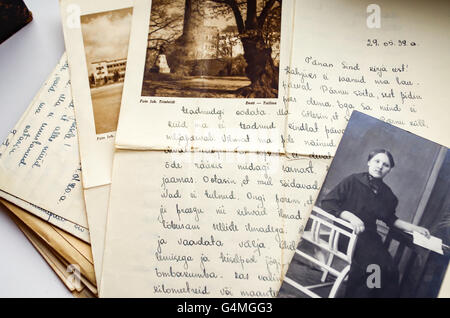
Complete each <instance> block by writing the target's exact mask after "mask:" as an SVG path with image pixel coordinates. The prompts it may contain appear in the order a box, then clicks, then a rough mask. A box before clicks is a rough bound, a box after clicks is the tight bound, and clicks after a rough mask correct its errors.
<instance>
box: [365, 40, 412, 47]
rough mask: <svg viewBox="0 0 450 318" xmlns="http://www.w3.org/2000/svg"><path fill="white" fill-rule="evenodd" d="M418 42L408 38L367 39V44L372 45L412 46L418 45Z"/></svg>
mask: <svg viewBox="0 0 450 318" xmlns="http://www.w3.org/2000/svg"><path fill="white" fill-rule="evenodd" d="M417 45H418V44H417V43H416V42H414V41H408V40H396V41H395V40H387V41H381V40H378V39H367V44H366V46H370V47H377V46H381V47H389V46H398V47H410V46H417Z"/></svg>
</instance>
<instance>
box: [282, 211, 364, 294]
mask: <svg viewBox="0 0 450 318" xmlns="http://www.w3.org/2000/svg"><path fill="white" fill-rule="evenodd" d="M305 229H306V230H305V231H304V232H303V235H302V238H301V240H302V241H301V243H300V244H299V245H298V247H297V249H296V251H295V253H296V257H297V258H298V257H300V258H302V259H305V260H307V261H308V262H309V263H310V264H311V263H312V264H313V265H314V266H315V267H318V268H320V269H321V270H322V272H323V274H322V277H321V279H320V281H321V282H320V283H318V284H316V285H310V286H303V285H301V284H300V283H299V282H298V279H296V278H294V277H288V275H292V274H290V273H289V272H288V273H287V275H286V277H285V279H284V282H285V283H287V284H289V285H291V286H293V287H294V288H296V289H298V290H300V291H301V292H302V293H304V294H306V295H308V296H310V297H313V298H320V296H319V295H318V294H317V293H315V292H314V291H313V290H314V289H316V288H321V287H326V286H332V287H331V291H330V293H329V295H328V297H329V298H334V297H335V296H336V293H337V291H338V290H339V287H340V286H341V284H342V282H343V281H344V280H345V279H346V278H347V276H348V272H349V270H350V265H351V262H352V256H353V251H354V248H355V244H356V239H357V235H356V234H355V233H354V230H353V227H352V225H351V224H350V223H348V222H346V221H344V220H342V219H339V218H336V217H335V216H333V215H331V214H329V213H327V212H325V211H324V210H322V209H320V208H319V207H316V206H315V207H314V208H313V210H312V212H311V215H310V217H309V219H308V223H307V226H306V227H305ZM343 237H346V238H347V239H344V241H347V242H345V244H342V243H343V242H341V244H339V241H340V240H342V239H343ZM303 241H306V242H308V243H310V244H312V245H313V246H314V247H315V249H316V251H317V250H320V251H323V252H324V253H325V258H324V259H320V258H319V257H317V256H315V255H317V253H312V252H311V251H310V250H309V251H308V250H306V249H304V248H302V243H303ZM340 245H345V246H344V247H342V246H340ZM342 250H344V251H342ZM311 254H315V255H311ZM338 259H339V260H340V261H338ZM336 263H340V266H339V267H341V269H339V267H338V266H336ZM330 276H332V277H330ZM327 279H328V280H329V281H328V282H327ZM330 280H331V282H330Z"/></svg>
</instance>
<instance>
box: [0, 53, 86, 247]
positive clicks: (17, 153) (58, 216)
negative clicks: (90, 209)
mask: <svg viewBox="0 0 450 318" xmlns="http://www.w3.org/2000/svg"><path fill="white" fill-rule="evenodd" d="M0 176H1V177H0V190H1V191H0V196H2V197H3V198H5V199H6V200H8V201H10V202H12V203H14V204H16V205H18V206H20V207H22V208H24V209H26V210H28V211H30V212H32V213H34V214H35V215H37V216H39V217H40V218H42V219H44V220H47V221H48V222H49V223H51V224H53V225H55V226H57V227H59V228H61V229H63V230H65V231H67V232H69V233H71V234H73V235H75V236H76V237H78V238H80V239H82V240H84V241H86V242H89V231H88V224H87V220H86V211H85V208H84V200H83V194H82V186H81V166H80V159H79V155H78V141H77V129H76V122H75V116H74V111H73V102H72V97H71V89H70V78H69V65H68V64H67V58H66V56H65V55H64V56H63V57H62V58H61V61H60V62H59V64H58V65H57V66H56V68H55V70H54V71H53V73H52V75H51V76H50V77H49V79H48V80H47V82H46V83H45V84H44V86H43V88H42V89H41V90H40V91H39V93H38V95H37V96H36V98H35V99H34V100H33V102H32V103H31V104H30V106H29V108H28V109H27V111H26V112H25V114H24V115H23V116H22V118H21V119H20V121H19V122H18V123H17V125H16V127H14V129H13V130H12V131H11V133H10V134H9V136H8V137H7V139H6V140H5V141H4V142H3V144H2V145H1V147H0Z"/></svg>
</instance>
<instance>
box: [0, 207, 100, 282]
mask: <svg viewBox="0 0 450 318" xmlns="http://www.w3.org/2000/svg"><path fill="white" fill-rule="evenodd" d="M0 202H1V203H2V204H3V205H5V206H6V207H7V208H8V209H9V210H10V211H11V212H12V213H13V214H14V215H15V216H16V217H17V218H18V219H20V221H21V222H23V223H24V225H26V226H27V227H28V228H29V229H30V230H31V231H33V233H34V234H35V235H36V236H37V237H39V238H40V239H41V240H42V241H43V242H45V244H46V245H48V246H49V247H50V248H52V249H53V250H54V251H55V252H56V253H57V254H58V255H61V257H62V259H64V260H65V261H66V262H67V263H68V264H77V265H78V266H79V267H80V273H81V274H82V275H83V276H85V277H86V278H87V279H88V280H89V281H90V282H91V283H92V284H95V283H96V281H95V274H94V264H93V260H92V254H91V251H90V247H89V245H88V244H86V243H85V242H82V241H81V240H79V239H77V238H75V237H73V236H70V235H69V234H67V233H64V232H62V231H61V230H59V229H57V228H55V227H54V226H53V225H51V224H48V223H47V222H44V221H42V220H41V219H39V218H37V217H35V216H33V215H31V214H29V213H27V212H26V211H24V210H22V209H21V208H19V207H17V206H15V205H13V204H11V203H9V202H7V201H4V200H0Z"/></svg>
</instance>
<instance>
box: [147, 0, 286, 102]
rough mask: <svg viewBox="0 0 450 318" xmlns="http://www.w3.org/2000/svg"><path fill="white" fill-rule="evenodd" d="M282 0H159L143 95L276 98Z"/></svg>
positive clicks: (151, 29)
mask: <svg viewBox="0 0 450 318" xmlns="http://www.w3.org/2000/svg"><path fill="white" fill-rule="evenodd" d="M280 35H281V1H273V0H269V1H268V0H254V1H235V0H232V1H219V0H217V1H215V0H208V1H203V0H154V1H152V5H151V14H150V24H149V31H148V44H147V52H146V61H145V71H144V79H143V83H142V96H157V97H202V98H277V97H278V81H279V65H280Z"/></svg>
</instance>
